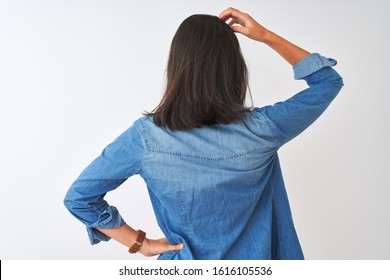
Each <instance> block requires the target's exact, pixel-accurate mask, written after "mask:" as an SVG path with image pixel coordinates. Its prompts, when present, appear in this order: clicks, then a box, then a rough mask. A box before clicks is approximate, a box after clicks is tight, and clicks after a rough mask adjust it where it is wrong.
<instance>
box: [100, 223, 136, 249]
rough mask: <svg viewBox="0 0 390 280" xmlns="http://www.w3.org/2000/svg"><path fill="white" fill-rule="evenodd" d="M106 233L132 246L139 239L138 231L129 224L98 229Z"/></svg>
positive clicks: (127, 245)
mask: <svg viewBox="0 0 390 280" xmlns="http://www.w3.org/2000/svg"><path fill="white" fill-rule="evenodd" d="M97 230H99V231H100V232H102V233H104V234H105V235H107V236H109V237H111V238H113V239H115V240H116V241H118V242H119V243H121V244H123V245H125V246H126V247H128V248H130V247H131V246H132V245H133V244H134V242H135V240H136V239H137V235H138V232H137V231H136V230H135V229H133V228H132V227H130V226H129V225H127V224H124V225H122V226H120V227H118V228H112V229H97Z"/></svg>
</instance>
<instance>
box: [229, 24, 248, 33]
mask: <svg viewBox="0 0 390 280" xmlns="http://www.w3.org/2000/svg"><path fill="white" fill-rule="evenodd" d="M232 30H233V31H234V32H237V33H241V34H243V35H246V34H247V28H245V27H242V26H240V25H233V26H232Z"/></svg>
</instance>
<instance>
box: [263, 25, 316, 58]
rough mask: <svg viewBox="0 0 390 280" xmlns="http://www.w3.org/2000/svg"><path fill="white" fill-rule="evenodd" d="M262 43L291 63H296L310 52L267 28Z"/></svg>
mask: <svg viewBox="0 0 390 280" xmlns="http://www.w3.org/2000/svg"><path fill="white" fill-rule="evenodd" d="M263 43H264V44H266V45H268V46H269V47H271V48H272V49H273V50H274V51H276V52H277V53H278V54H279V55H280V56H281V57H283V58H284V59H285V60H286V61H287V62H288V63H290V64H291V65H295V64H297V63H298V62H299V61H301V60H302V59H303V58H304V57H306V56H307V55H309V54H310V53H309V52H308V51H306V50H304V49H302V48H300V47H298V46H296V45H294V44H293V43H291V42H289V41H287V40H286V39H284V38H283V37H281V36H279V35H277V34H275V33H273V32H272V31H269V30H267V32H266V35H265V36H264V39H263Z"/></svg>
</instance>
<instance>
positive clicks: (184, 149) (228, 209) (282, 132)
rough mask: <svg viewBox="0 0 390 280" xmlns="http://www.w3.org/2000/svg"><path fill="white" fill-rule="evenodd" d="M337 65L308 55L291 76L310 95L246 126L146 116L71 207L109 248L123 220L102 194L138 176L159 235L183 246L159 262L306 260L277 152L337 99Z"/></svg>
mask: <svg viewBox="0 0 390 280" xmlns="http://www.w3.org/2000/svg"><path fill="white" fill-rule="evenodd" d="M335 64H336V61H335V60H333V59H330V58H326V57H323V56H321V55H319V54H317V53H314V54H310V55H308V56H306V57H305V58H304V59H303V60H301V61H300V62H299V63H297V64H296V65H294V66H293V70H294V78H295V79H304V80H305V81H306V82H307V84H308V88H306V89H305V90H303V91H301V92H299V93H297V94H296V95H294V96H293V97H291V98H289V99H287V100H286V101H283V102H278V103H276V104H274V105H272V106H265V107H262V108H255V109H254V110H253V111H251V112H249V113H247V114H246V115H245V117H244V118H243V119H242V120H241V121H239V122H235V123H231V124H227V125H222V124H218V125H211V126H205V127H202V128H197V129H190V130H186V131H175V132H172V131H170V130H169V129H166V128H160V127H157V126H156V125H155V124H154V123H153V120H152V119H151V117H141V118H140V119H138V120H137V121H135V122H134V124H133V125H132V126H131V127H130V128H128V129H127V130H126V131H124V132H123V133H122V134H121V135H120V136H119V137H117V138H116V139H115V140H114V141H113V142H112V143H111V144H109V145H108V146H107V147H106V148H105V149H104V150H103V152H102V153H101V155H100V156H98V157H97V158H96V159H95V160H94V161H93V162H92V163H91V164H90V165H89V166H87V167H86V168H85V169H84V170H83V171H82V173H81V174H80V175H79V177H78V178H77V179H76V181H75V182H74V183H73V184H72V185H71V187H70V189H69V190H68V192H67V194H66V197H65V200H64V203H65V205H66V207H67V208H68V210H69V211H70V212H71V213H72V214H73V215H74V216H75V217H76V218H77V219H78V220H80V221H81V222H83V223H84V224H85V225H86V227H87V231H88V235H89V239H90V242H91V244H97V243H99V242H100V241H107V240H109V239H110V238H109V237H108V236H106V235H104V234H103V233H101V232H100V231H98V230H96V228H104V229H109V228H116V227H119V226H120V225H123V224H124V223H125V221H124V220H123V218H122V217H121V215H120V214H119V212H118V210H117V209H116V208H115V207H114V206H111V205H109V204H108V203H107V202H106V201H105V200H104V196H105V194H106V193H107V192H109V191H112V190H114V189H116V188H117V187H118V186H120V185H121V184H122V183H123V182H124V181H125V180H126V179H127V178H129V177H131V176H133V175H135V174H139V175H140V176H141V177H142V178H143V179H144V180H145V183H146V186H147V190H148V192H149V195H150V199H151V202H152V205H153V209H154V212H155V215H156V218H157V221H158V224H159V226H160V228H161V230H162V231H163V233H164V234H165V236H166V237H167V239H168V240H169V242H170V243H171V244H177V243H184V245H185V247H184V249H183V250H180V251H175V252H168V253H164V254H162V255H160V256H159V257H158V259H160V260H166V259H182V260H188V259H247V260H249V259H304V255H303V252H302V249H301V246H300V243H299V239H298V236H297V233H296V230H295V227H294V222H293V218H292V214H291V211H290V206H289V201H288V196H287V193H286V189H285V185H284V182H283V177H282V171H281V167H280V164H279V159H278V153H277V151H278V149H279V148H280V147H281V146H282V145H284V144H285V143H287V142H288V141H290V140H291V139H293V138H294V137H296V136H297V135H298V134H300V133H301V132H302V131H304V130H305V129H306V128H307V127H308V126H310V124H312V123H313V122H314V121H315V120H316V119H317V118H318V117H319V116H320V115H321V114H322V113H323V112H324V111H325V109H326V108H327V107H328V105H329V104H330V103H331V102H332V100H333V99H334V98H335V97H336V95H337V94H338V92H339V91H340V89H341V88H342V86H343V80H342V78H341V77H340V75H339V74H338V73H337V72H336V71H335V70H334V69H333V68H332V66H334V65H335ZM130 225H131V222H130Z"/></svg>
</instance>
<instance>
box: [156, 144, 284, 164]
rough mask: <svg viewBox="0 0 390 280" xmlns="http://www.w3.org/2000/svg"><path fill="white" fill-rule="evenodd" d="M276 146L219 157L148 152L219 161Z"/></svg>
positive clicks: (161, 151) (157, 151) (160, 151)
mask: <svg viewBox="0 0 390 280" xmlns="http://www.w3.org/2000/svg"><path fill="white" fill-rule="evenodd" d="M276 147H277V146H276V145H275V144H274V145H272V146H271V147H266V148H264V147H261V148H260V147H259V148H256V149H252V150H249V151H245V152H241V153H235V154H231V155H229V156H219V157H207V156H201V155H195V154H189V153H181V152H173V151H165V150H158V149H150V150H149V151H150V152H155V153H160V154H168V155H171V156H181V157H188V158H197V159H203V160H211V161H220V160H226V159H233V158H238V157H241V156H245V155H248V154H250V153H253V152H258V151H262V150H266V151H267V150H271V149H274V148H276Z"/></svg>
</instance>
